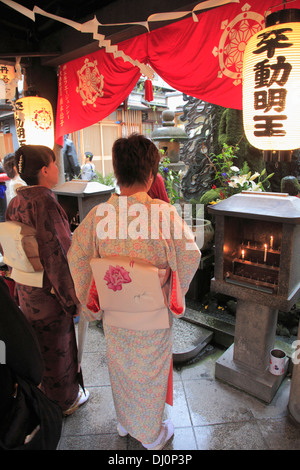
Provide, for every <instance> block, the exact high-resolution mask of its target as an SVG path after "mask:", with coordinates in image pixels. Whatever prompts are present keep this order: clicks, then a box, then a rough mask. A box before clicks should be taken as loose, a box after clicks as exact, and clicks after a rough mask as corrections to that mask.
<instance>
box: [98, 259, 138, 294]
mask: <svg viewBox="0 0 300 470" xmlns="http://www.w3.org/2000/svg"><path fill="white" fill-rule="evenodd" d="M104 280H105V281H106V282H107V287H108V288H109V289H112V290H113V291H114V292H116V291H117V290H122V284H128V282H132V281H131V278H130V276H129V272H128V271H126V269H124V268H122V266H118V265H117V266H109V269H108V270H107V271H106V273H105V276H104Z"/></svg>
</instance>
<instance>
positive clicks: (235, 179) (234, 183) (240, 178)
mask: <svg viewBox="0 0 300 470" xmlns="http://www.w3.org/2000/svg"><path fill="white" fill-rule="evenodd" d="M246 182H247V175H237V176H232V177H231V178H230V181H229V183H228V186H230V187H231V188H238V185H240V186H243V185H244V184H245V183H246Z"/></svg>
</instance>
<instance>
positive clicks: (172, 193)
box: [158, 149, 181, 204]
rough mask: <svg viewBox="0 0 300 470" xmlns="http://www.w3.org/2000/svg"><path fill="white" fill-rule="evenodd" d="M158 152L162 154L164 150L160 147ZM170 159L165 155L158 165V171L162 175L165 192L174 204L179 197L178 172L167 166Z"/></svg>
mask: <svg viewBox="0 0 300 470" xmlns="http://www.w3.org/2000/svg"><path fill="white" fill-rule="evenodd" d="M160 152H161V153H162V154H164V150H162V149H160ZM169 166H170V160H169V159H168V158H167V157H165V158H163V159H162V160H161V161H160V163H159V166H158V171H159V173H160V174H161V176H162V177H163V180H164V182H165V187H166V191H167V194H168V196H169V199H170V203H171V204H175V202H176V201H178V200H179V199H180V185H181V181H180V172H179V171H174V170H171V169H170V168H169Z"/></svg>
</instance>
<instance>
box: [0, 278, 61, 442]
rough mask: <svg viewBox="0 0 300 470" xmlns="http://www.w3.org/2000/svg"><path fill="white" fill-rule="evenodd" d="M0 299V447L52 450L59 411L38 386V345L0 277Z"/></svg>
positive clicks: (58, 427)
mask: <svg viewBox="0 0 300 470" xmlns="http://www.w3.org/2000/svg"><path fill="white" fill-rule="evenodd" d="M0 302H1V309H0V450H15V449H18V450H55V449H56V447H57V444H58V442H59V439H60V434H61V428H62V412H61V409H60V407H59V406H58V405H57V404H56V403H54V402H52V401H51V400H49V399H48V398H47V397H46V396H45V395H44V394H43V392H42V391H41V390H39V388H38V386H39V384H40V382H41V380H42V375H43V369H44V364H43V359H42V356H41V352H40V349H39V345H38V342H37V339H36V336H35V333H34V330H33V329H32V327H31V325H30V324H29V323H28V321H27V320H26V318H25V316H24V314H23V313H22V312H21V310H20V309H19V307H18V306H17V304H16V303H15V301H14V300H13V298H12V297H11V295H10V292H9V289H8V287H7V285H6V284H5V282H4V280H3V279H2V278H1V277H0Z"/></svg>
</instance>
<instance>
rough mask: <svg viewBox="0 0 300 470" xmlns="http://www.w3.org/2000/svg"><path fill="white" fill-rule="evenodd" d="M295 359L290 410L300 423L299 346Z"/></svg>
mask: <svg viewBox="0 0 300 470" xmlns="http://www.w3.org/2000/svg"><path fill="white" fill-rule="evenodd" d="M297 340H298V341H299V343H298V344H299V345H300V326H299V328H298V338H297ZM294 355H295V357H294V359H293V372H292V381H291V390H290V398H289V403H288V410H289V412H290V414H291V416H292V417H293V418H294V419H295V421H297V423H299V424H300V349H299V346H298V347H297V348H296V350H295V354H294Z"/></svg>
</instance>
